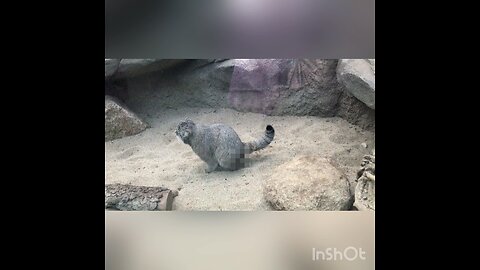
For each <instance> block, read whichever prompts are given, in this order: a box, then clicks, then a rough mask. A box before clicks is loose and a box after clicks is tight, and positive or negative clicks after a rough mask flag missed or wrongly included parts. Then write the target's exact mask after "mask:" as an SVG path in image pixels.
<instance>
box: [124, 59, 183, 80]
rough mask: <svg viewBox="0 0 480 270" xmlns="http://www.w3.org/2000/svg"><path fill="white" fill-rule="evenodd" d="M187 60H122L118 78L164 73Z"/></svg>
mask: <svg viewBox="0 0 480 270" xmlns="http://www.w3.org/2000/svg"><path fill="white" fill-rule="evenodd" d="M185 61H187V60H183V59H122V60H121V61H120V64H119V66H118V71H117V74H116V76H117V77H118V78H124V77H133V76H138V75H142V74H147V73H151V72H158V71H164V70H167V69H169V68H172V67H175V66H177V65H178V64H181V63H183V62H185Z"/></svg>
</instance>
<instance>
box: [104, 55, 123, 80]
mask: <svg viewBox="0 0 480 270" xmlns="http://www.w3.org/2000/svg"><path fill="white" fill-rule="evenodd" d="M119 65H120V59H105V78H107V77H111V76H112V75H113V74H115V73H116V72H117V70H118V67H119Z"/></svg>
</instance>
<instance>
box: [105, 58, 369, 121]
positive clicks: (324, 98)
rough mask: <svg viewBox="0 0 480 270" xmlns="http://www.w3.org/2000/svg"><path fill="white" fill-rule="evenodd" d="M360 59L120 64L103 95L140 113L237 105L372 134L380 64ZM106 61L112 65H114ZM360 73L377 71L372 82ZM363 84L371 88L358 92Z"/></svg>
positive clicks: (240, 108) (141, 61)
mask: <svg viewBox="0 0 480 270" xmlns="http://www.w3.org/2000/svg"><path fill="white" fill-rule="evenodd" d="M110 60H111V59H110ZM352 61H353V62H352ZM355 61H357V60H340V63H339V61H338V60H310V59H226V60H225V59H202V60H161V59H160V60H155V59H122V60H121V61H119V63H118V68H117V69H116V71H115V72H114V74H115V75H114V76H112V77H111V78H112V80H106V86H105V89H106V90H105V93H106V94H107V95H113V96H115V97H118V98H120V99H121V100H122V101H123V102H125V103H126V104H127V105H128V106H129V108H131V109H132V110H133V111H135V112H137V113H141V114H142V113H145V114H148V111H149V108H158V107H159V106H161V107H165V108H174V107H181V106H186V107H212V108H232V109H235V110H238V111H242V112H256V113H263V114H266V115H296V116H305V115H310V116H319V117H332V116H340V117H342V118H344V119H346V120H348V121H349V122H350V123H353V124H355V125H359V126H360V127H362V128H365V129H369V130H372V129H374V128H375V110H374V109H372V108H370V107H369V106H373V107H374V106H375V99H374V98H375V96H374V95H375V92H374V73H375V68H374V67H375V60H374V59H373V60H359V61H361V64H355V63H356V62H355ZM108 63H109V67H112V66H114V65H113V63H114V62H113V60H111V61H109V62H108ZM359 67H361V68H359ZM367 67H368V68H369V69H368V70H366V71H365V70H364V69H366V68H367ZM110 70H113V69H110ZM358 70H360V71H363V72H364V73H372V74H373V75H372V76H373V83H370V84H369V83H367V82H370V81H369V80H370V79H371V78H370V79H368V78H367V77H366V76H365V75H364V74H363V73H362V74H360V75H359V74H358V72H357V71H358ZM354 71H355V72H357V73H354ZM106 74H107V60H106ZM365 78H367V79H365ZM360 79H361V80H366V81H367V82H365V84H367V85H368V87H369V88H368V89H370V90H372V91H370V90H368V91H370V92H368V91H363V92H362V90H358V89H360V88H359V87H361V86H362V85H363V84H362V83H358V82H357V80H360ZM339 81H340V82H339ZM372 87H373V88H372ZM364 92H365V93H366V94H364ZM362 99H363V100H362ZM364 102H366V103H367V105H369V106H367V105H365V103H364ZM372 102H373V103H372Z"/></svg>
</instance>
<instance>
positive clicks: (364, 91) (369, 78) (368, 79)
mask: <svg viewBox="0 0 480 270" xmlns="http://www.w3.org/2000/svg"><path fill="white" fill-rule="evenodd" d="M337 77H338V81H339V82H340V83H342V84H343V85H344V86H345V89H346V90H347V91H348V92H349V93H350V94H352V95H353V96H355V97H356V98H357V99H358V100H360V101H362V102H363V103H365V105H367V106H368V107H370V108H372V109H374V110H375V59H341V60H339V62H338V66H337Z"/></svg>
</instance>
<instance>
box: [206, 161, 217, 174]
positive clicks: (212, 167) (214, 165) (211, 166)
mask: <svg viewBox="0 0 480 270" xmlns="http://www.w3.org/2000/svg"><path fill="white" fill-rule="evenodd" d="M217 168H218V162H215V163H213V162H212V163H207V168H206V169H205V172H206V173H211V172H213V171H215V170H216V169H217Z"/></svg>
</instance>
